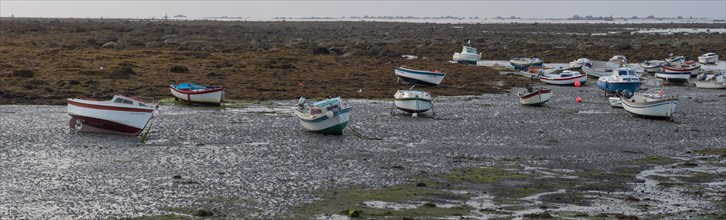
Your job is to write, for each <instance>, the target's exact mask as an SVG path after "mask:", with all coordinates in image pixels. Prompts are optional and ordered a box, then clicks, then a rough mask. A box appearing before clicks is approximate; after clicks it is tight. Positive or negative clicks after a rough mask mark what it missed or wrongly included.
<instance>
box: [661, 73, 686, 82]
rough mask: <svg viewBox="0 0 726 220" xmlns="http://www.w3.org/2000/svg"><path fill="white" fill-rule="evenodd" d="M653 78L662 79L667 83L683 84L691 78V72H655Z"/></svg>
mask: <svg viewBox="0 0 726 220" xmlns="http://www.w3.org/2000/svg"><path fill="white" fill-rule="evenodd" d="M655 77H658V78H661V79H664V80H666V81H668V82H675V83H684V82H688V79H689V78H691V72H657V73H655Z"/></svg>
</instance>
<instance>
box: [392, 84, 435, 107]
mask: <svg viewBox="0 0 726 220" xmlns="http://www.w3.org/2000/svg"><path fill="white" fill-rule="evenodd" d="M393 98H394V100H393V106H395V107H396V109H399V110H401V111H404V112H407V113H421V112H426V111H428V110H430V109H431V108H432V107H433V106H434V105H433V98H432V97H431V94H430V93H428V92H426V91H422V90H410V89H409V90H398V91H396V94H394V95H393Z"/></svg>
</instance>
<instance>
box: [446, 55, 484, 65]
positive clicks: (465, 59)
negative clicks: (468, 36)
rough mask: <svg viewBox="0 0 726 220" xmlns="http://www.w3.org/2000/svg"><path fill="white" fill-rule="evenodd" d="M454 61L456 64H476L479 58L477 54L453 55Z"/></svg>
mask: <svg viewBox="0 0 726 220" xmlns="http://www.w3.org/2000/svg"><path fill="white" fill-rule="evenodd" d="M453 58H454V61H457V62H462V61H463V62H471V63H476V62H477V61H479V59H480V58H481V57H480V56H479V54H470V53H454V56H453Z"/></svg>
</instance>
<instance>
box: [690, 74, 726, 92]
mask: <svg viewBox="0 0 726 220" xmlns="http://www.w3.org/2000/svg"><path fill="white" fill-rule="evenodd" d="M697 79H698V81H696V87H697V88H702V89H726V75H724V74H722V73H719V74H707V73H703V74H701V76H699V77H697Z"/></svg>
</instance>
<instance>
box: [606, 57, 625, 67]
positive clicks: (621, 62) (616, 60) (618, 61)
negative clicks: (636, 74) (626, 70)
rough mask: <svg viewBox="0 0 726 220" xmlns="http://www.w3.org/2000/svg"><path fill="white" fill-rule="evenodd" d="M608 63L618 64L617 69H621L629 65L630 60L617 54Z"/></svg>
mask: <svg viewBox="0 0 726 220" xmlns="http://www.w3.org/2000/svg"><path fill="white" fill-rule="evenodd" d="M608 62H610V63H614V64H617V65H618V66H617V67H621V66H625V65H627V64H628V58H625V55H620V54H617V55H614V56H613V57H611V58H610V59H609V60H608Z"/></svg>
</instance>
